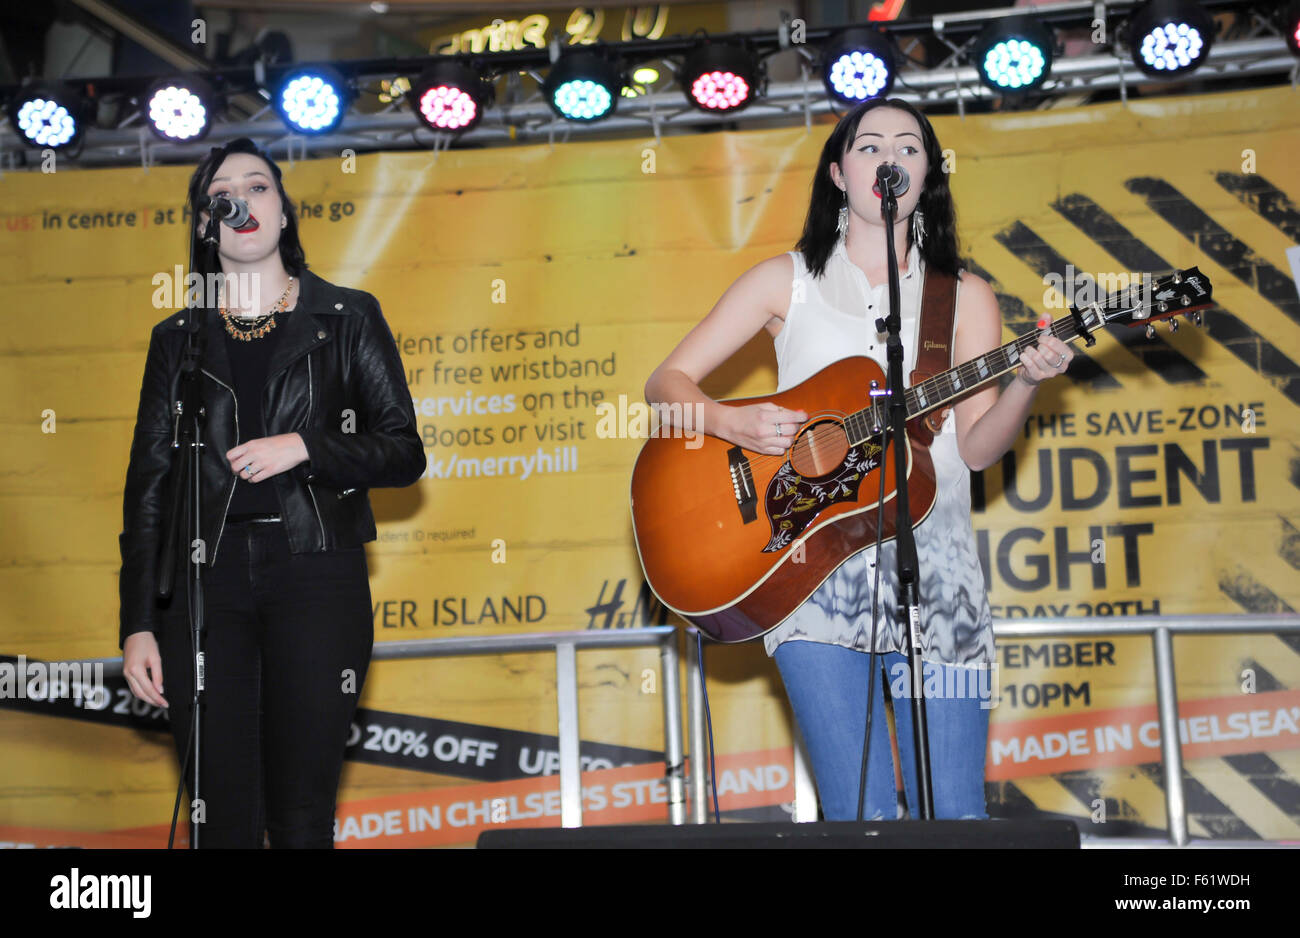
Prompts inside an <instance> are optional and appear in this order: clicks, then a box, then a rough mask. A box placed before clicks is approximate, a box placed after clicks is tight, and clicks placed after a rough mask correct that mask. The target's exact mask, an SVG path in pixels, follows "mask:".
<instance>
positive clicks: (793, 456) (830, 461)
mask: <svg viewBox="0 0 1300 938" xmlns="http://www.w3.org/2000/svg"><path fill="white" fill-rule="evenodd" d="M848 453H849V438H848V434H846V433H845V432H844V427H843V426H842V425H841V424H840V423H839V422H838V421H835V420H823V421H820V422H819V423H814V424H813V425H812V426H810V427H805V428H804V430H803V432H802V433H800V434H799V436H798V437H797V438H796V439H795V441H794V445H793V446H791V447H790V465H791V466H792V467H793V468H794V471H795V472H797V473H799V475H801V476H803V477H804V478H805V479H817V478H820V477H821V476H824V475H829V474H830V473H832V472H834V471H835V469H836V467H838V466H839V465H840V463H842V462H844V457H845V456H847V455H848Z"/></svg>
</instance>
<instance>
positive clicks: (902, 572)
mask: <svg viewBox="0 0 1300 938" xmlns="http://www.w3.org/2000/svg"><path fill="white" fill-rule="evenodd" d="M876 184H877V186H878V188H879V189H880V212H881V216H882V217H883V218H884V220H885V257H886V258H887V260H888V265H889V315H888V316H887V317H885V318H883V319H877V320H876V329H877V331H879V332H888V334H889V338H888V340H887V343H886V350H887V358H888V364H889V368H888V375H887V377H886V379H885V380H886V385H887V387H888V392H889V404H888V406H887V408H886V410H887V411H888V414H889V420H888V424H887V428H886V433H887V434H888V440H887V442H888V443H889V444H890V445H892V446H893V449H894V481H895V489H894V506H895V515H894V519H895V527H896V534H895V543H896V557H897V561H898V611H899V614H900V615H902V616H903V621H904V622H906V623H907V644H908V652H907V661H908V667H909V668H910V669H911V675H910V683H909V685H908V686H909V687H910V688H911V698H912V728H913V733H912V740H913V742H914V744H915V749H916V779H917V786H918V788H917V790H918V794H919V796H920V804H919V805H918V807H919V808H920V811H921V817H922V818H924V819H925V820H930V819H932V818H933V817H934V796H933V792H932V791H931V782H930V734H929V729H928V727H927V725H926V721H925V699H924V693H925V687H924V684H925V682H924V680H923V678H924V673H925V672H924V664H923V662H922V660H921V605H920V594H919V591H918V584H919V583H920V572H919V566H920V564H919V561H918V559H917V555H916V539H915V537H914V536H913V534H912V512H911V508H910V506H909V504H908V492H907V456H908V444H907V436H906V432H907V403H906V401H905V400H904V397H903V390H904V389H903V339H902V335H901V332H902V317H901V314H900V312H899V305H900V300H899V292H900V288H899V283H898V259H897V258H898V255H897V252H896V251H895V249H894V218H895V215H896V213H897V211H898V199H897V197H896V196H895V194H894V188H895V184H894V180H893V175H892V173H891V171H890V168H889V167H888V166H887V165H882V166H880V167H878V168H877V170H876ZM880 471H881V472H882V473H883V472H884V466H883V465H882V466H881V468H880ZM871 651H872V653H874V652H875V648H874V647H873V648H872V649H871Z"/></svg>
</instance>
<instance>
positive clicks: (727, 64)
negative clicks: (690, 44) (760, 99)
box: [677, 40, 763, 114]
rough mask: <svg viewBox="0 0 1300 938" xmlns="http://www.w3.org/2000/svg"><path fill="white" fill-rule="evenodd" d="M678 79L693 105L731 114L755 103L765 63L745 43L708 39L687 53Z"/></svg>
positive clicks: (710, 110) (702, 108) (715, 112)
mask: <svg viewBox="0 0 1300 938" xmlns="http://www.w3.org/2000/svg"><path fill="white" fill-rule="evenodd" d="M677 78H678V81H680V82H681V86H682V91H683V93H685V95H686V100H687V101H688V102H690V104H691V105H692V106H693V107H697V108H699V109H700V110H701V111H707V112H709V113H712V114H722V113H730V112H733V111H739V110H742V109H743V108H745V107H748V106H749V104H750V103H752V102H753V100H754V98H755V96H756V95H757V94H758V93H759V90H760V89H759V85H760V83H761V81H762V78H763V66H762V64H761V62H760V60H759V58H758V56H757V55H755V54H754V52H753V51H752V50H751V49H749V48H747V47H746V46H745V45H744V44H743V43H739V42H712V41H709V40H706V41H705V42H704V43H703V44H702V45H700V46H697V47H696V48H695V49H693V50H692V51H691V52H690V53H688V54H687V56H686V58H685V59H684V60H683V62H682V67H681V71H680V72H678V75H677Z"/></svg>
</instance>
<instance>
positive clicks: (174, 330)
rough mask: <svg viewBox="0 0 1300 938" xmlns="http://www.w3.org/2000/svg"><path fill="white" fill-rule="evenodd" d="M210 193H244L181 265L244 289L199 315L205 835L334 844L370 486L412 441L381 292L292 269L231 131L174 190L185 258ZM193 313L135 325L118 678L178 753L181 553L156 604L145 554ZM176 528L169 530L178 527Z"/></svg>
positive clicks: (365, 600)
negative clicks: (158, 716)
mask: <svg viewBox="0 0 1300 938" xmlns="http://www.w3.org/2000/svg"><path fill="white" fill-rule="evenodd" d="M214 196H224V197H227V198H231V199H239V200H243V201H244V202H245V203H247V205H248V210H249V215H250V217H249V218H248V221H247V223H245V224H243V225H242V226H241V227H239V228H238V229H236V228H232V227H230V226H229V225H227V224H223V225H221V226H220V239H219V245H218V248H217V255H218V261H217V265H218V268H219V270H202V269H201V270H198V271H196V272H197V273H200V274H203V275H205V279H207V278H206V275H208V274H214V273H218V272H219V273H221V274H223V275H225V277H224V279H222V283H223V284H224V285H225V286H226V287H227V288H229V287H231V286H232V284H231V278H232V277H233V278H235V279H234V283H235V284H237V285H238V286H240V287H243V289H240V290H239V291H238V297H237V298H236V295H235V291H234V290H233V289H228V290H227V292H225V293H223V296H222V297H220V298H218V301H217V302H216V303H215V304H214V305H215V306H216V307H218V308H213V309H209V311H208V313H207V315H208V320H207V322H206V324H205V326H204V334H205V344H204V353H203V361H202V377H201V393H202V398H203V406H204V408H205V409H206V412H207V418H206V423H205V426H204V436H203V443H204V446H203V448H202V450H201V455H200V457H199V461H200V469H199V471H200V479H201V481H200V487H201V499H200V501H201V524H202V528H201V531H202V541H203V543H202V544H200V545H186V546H185V547H184V554H185V555H186V556H188V554H189V553H190V551H191V550H192V549H198V550H199V552H200V556H201V558H202V560H203V561H204V565H203V567H202V578H203V595H204V599H205V626H206V629H205V631H206V639H205V668H204V670H205V673H206V703H205V707H204V714H203V736H202V740H203V746H202V755H203V758H202V765H201V770H202V787H201V790H200V791H201V795H202V799H203V805H202V809H201V817H202V820H203V823H202V826H201V828H200V841H199V844H200V846H203V847H254V848H257V847H262V846H263V844H264V842H265V839H266V835H267V833H269V835H270V844H271V846H272V847H332V846H333V844H334V836H333V831H334V809H335V799H336V796H337V792H338V784H339V775H340V772H341V769H342V764H343V752H344V747H345V745H346V741H347V736H348V729H349V725H350V723H351V720H352V716H353V714H354V712H355V710H356V706H357V700H358V697H359V695H360V693H361V687H362V684H363V682H364V680H365V675H366V669H367V666H368V664H369V661H370V651H371V646H372V642H373V639H374V630H373V625H372V618H371V606H370V586H369V579H368V572H367V568H366V556H365V552H364V549H363V547H362V545H363V544H364V543H365V542H366V541H371V540H374V539H375V522H374V516H373V515H372V513H371V510H370V502H369V499H368V496H367V490H368V489H371V488H375V487H380V486H404V485H410V484H412V483H413V482H415V481H416V480H417V479H419V478H420V476H421V474H422V473H423V471H424V466H425V455H424V447H423V445H422V443H421V441H420V437H419V434H418V432H417V429H416V423H415V412H414V409H413V407H412V404H411V396H410V394H409V393H408V390H407V386H406V380H405V373H404V371H403V368H402V363H401V360H400V358H399V356H398V352H397V347H396V345H395V343H394V341H393V337H392V333H391V332H390V331H389V328H388V325H387V323H386V322H385V321H384V317H383V314H382V313H381V312H380V309H379V303H378V302H377V301H376V300H375V298H374V297H373V296H371V295H370V294H369V293H364V292H361V291H360V290H350V289H347V288H344V287H338V286H335V285H334V284H332V283H329V282H328V281H326V280H323V279H321V278H320V277H318V276H317V275H316V274H314V273H312V272H311V271H309V270H308V269H307V264H306V262H305V260H304V255H303V249H302V245H301V244H300V243H299V240H298V224H297V218H296V216H295V214H294V208H293V201H292V200H291V199H290V198H289V196H288V195H287V194H286V193H285V191H284V186H283V184H282V183H281V179H280V168H279V167H278V166H277V165H276V164H275V162H274V161H273V160H272V159H271V158H270V156H269V155H267V154H266V153H265V152H263V151H262V150H260V149H258V148H257V146H256V145H255V144H254V143H253V142H252V141H251V140H248V139H246V138H244V139H239V140H236V141H234V142H232V143H230V144H228V145H226V146H224V147H218V148H214V149H213V150H212V151H211V152H210V153H209V154H208V156H207V157H205V158H204V159H203V161H202V162H201V163H200V164H199V166H198V168H197V169H196V170H195V171H194V175H193V176H192V177H191V179H190V185H189V194H188V201H189V209H190V217H191V219H193V221H192V224H191V228H190V232H189V236H190V238H191V239H192V240H193V242H194V247H195V254H194V256H195V257H196V258H200V257H203V256H205V254H204V252H202V251H200V250H199V239H200V238H201V236H202V232H203V230H204V228H205V226H206V223H207V220H208V214H207V213H208V207H209V204H210V200H211V199H212V197H214ZM219 279H220V278H219ZM249 285H251V286H252V287H253V289H252V290H250V289H248V287H249ZM227 303H229V306H227ZM187 315H189V314H187V313H186V312H184V311H182V312H179V313H174V314H172V315H170V316H168V317H167V318H166V319H164V320H163V321H162V322H161V323H159V324H158V325H157V326H156V327H154V330H153V335H152V336H151V338H150V342H149V353H148V357H147V360H146V362H145V369H144V381H143V384H142V387H141V390H140V407H139V411H138V414H137V417H136V425H135V436H134V440H133V442H132V444H131V458H130V464H129V467H128V469H127V475H126V489H125V498H124V507H123V531H122V534H121V537H120V542H121V551H122V574H121V584H120V591H121V601H122V602H121V626H120V634H119V641H120V643H121V645H122V648H123V668H124V672H125V675H126V681H127V684H128V686H129V687H130V688H131V692H132V693H133V694H135V696H137V697H139V698H141V699H142V700H147V701H149V702H150V703H153V704H155V705H157V706H160V707H169V710H170V713H169V716H170V719H171V726H172V734H173V736H174V739H175V743H176V749H177V753H178V754H179V756H180V758H181V760H182V761H184V759H185V754H186V752H187V749H188V744H189V734H190V728H191V724H192V714H191V712H190V711H191V709H192V707H191V700H192V694H193V670H194V658H193V655H192V652H191V636H190V626H189V621H188V616H187V613H186V609H187V599H186V589H187V587H188V577H187V575H186V568H185V556H178V557H177V558H175V561H176V563H177V570H178V573H177V577H176V586H175V589H174V591H173V595H172V597H171V599H170V602H160V601H159V600H157V599H156V598H155V593H156V585H157V584H156V571H155V566H156V559H157V556H158V552H159V545H160V543H161V542H162V539H163V536H164V526H165V525H166V523H167V522H168V520H169V519H168V518H167V514H168V512H169V510H170V506H169V505H168V504H167V497H166V495H167V492H168V480H169V471H170V468H171V464H172V459H173V453H172V449H171V439H172V421H171V401H172V400H173V399H174V395H175V393H176V391H175V388H176V384H175V382H176V376H177V372H178V368H179V365H180V362H181V358H182V353H183V352H184V350H185V346H186V330H187V329H188V327H189V325H190V324H189V323H188V322H187ZM189 538H190V534H189V530H188V529H187V528H182V534H181V538H180V540H181V542H182V544H183V545H184V544H185V542H187V541H188V540H189ZM178 552H179V551H178ZM164 675H166V678H167V683H166V695H165V696H164V684H163V676H164ZM173 700H174V701H176V705H175V706H174V707H171V706H170V701H173ZM187 777H188V773H187Z"/></svg>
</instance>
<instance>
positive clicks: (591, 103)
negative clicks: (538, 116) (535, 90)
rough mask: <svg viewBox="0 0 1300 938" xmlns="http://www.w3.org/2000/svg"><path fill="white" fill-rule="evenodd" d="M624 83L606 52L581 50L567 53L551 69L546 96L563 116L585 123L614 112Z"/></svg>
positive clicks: (619, 69) (544, 84) (615, 64)
mask: <svg viewBox="0 0 1300 938" xmlns="http://www.w3.org/2000/svg"><path fill="white" fill-rule="evenodd" d="M624 84H626V82H625V81H624V80H623V70H622V68H621V67H620V66H619V65H618V64H617V63H616V62H614V61H612V60H611V59H610V58H608V57H607V56H606V55H605V54H604V53H602V52H598V51H595V50H590V49H579V50H577V51H574V52H566V53H563V54H562V55H561V56H560V58H559V60H558V61H556V62H555V64H554V65H552V66H551V70H550V73H549V74H548V75H547V76H546V80H545V81H544V82H543V83H542V94H543V95H544V96H545V97H546V102H547V104H549V105H550V107H551V110H553V111H554V112H555V113H556V114H558V115H559V116H560V117H562V118H564V119H565V120H569V121H574V122H576V123H584V124H585V123H591V122H593V121H598V120H601V119H602V118H606V117H609V116H611V115H612V114H613V113H614V111H615V110H616V109H617V108H618V99H619V98H620V97H621V96H622V90H623V85H624Z"/></svg>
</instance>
